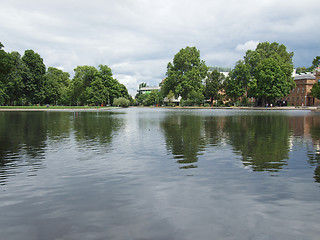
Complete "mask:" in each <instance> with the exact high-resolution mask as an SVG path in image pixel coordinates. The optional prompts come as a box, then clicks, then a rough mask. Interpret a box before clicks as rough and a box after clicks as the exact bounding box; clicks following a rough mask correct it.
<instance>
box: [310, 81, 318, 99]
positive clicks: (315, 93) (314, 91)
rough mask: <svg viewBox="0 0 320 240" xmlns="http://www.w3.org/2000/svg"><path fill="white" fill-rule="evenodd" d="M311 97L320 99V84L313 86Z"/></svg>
mask: <svg viewBox="0 0 320 240" xmlns="http://www.w3.org/2000/svg"><path fill="white" fill-rule="evenodd" d="M311 95H312V96H313V97H315V98H318V99H320V83H315V84H313V86H312V88H311Z"/></svg>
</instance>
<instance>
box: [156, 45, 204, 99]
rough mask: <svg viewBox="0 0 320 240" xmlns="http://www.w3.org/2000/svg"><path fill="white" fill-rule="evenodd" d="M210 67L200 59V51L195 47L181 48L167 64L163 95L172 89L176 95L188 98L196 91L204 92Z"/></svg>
mask: <svg viewBox="0 0 320 240" xmlns="http://www.w3.org/2000/svg"><path fill="white" fill-rule="evenodd" d="M207 71H208V67H207V66H206V64H205V62H204V61H202V60H201V59H200V51H199V50H197V49H196V48H195V47H186V48H183V49H181V50H180V51H179V52H178V53H177V54H176V55H175V56H174V58H173V63H171V62H169V63H168V65H167V73H166V76H167V77H166V79H165V81H164V83H163V85H162V91H163V95H164V96H166V95H168V94H169V92H170V90H171V91H172V92H173V93H174V95H175V97H176V98H178V97H179V96H181V97H182V99H184V100H186V99H188V98H190V97H192V96H193V95H195V94H194V93H197V94H196V95H198V93H199V92H203V85H202V80H203V79H204V78H205V77H206V75H207Z"/></svg>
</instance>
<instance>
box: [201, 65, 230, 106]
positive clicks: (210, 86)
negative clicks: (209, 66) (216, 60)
mask: <svg viewBox="0 0 320 240" xmlns="http://www.w3.org/2000/svg"><path fill="white" fill-rule="evenodd" d="M224 80H225V76H224V75H223V73H220V72H219V71H218V70H213V71H212V72H209V73H208V76H207V78H206V80H205V86H204V92H205V97H206V98H209V99H210V104H211V106H212V103H213V100H220V99H221V90H222V87H223V82H224Z"/></svg>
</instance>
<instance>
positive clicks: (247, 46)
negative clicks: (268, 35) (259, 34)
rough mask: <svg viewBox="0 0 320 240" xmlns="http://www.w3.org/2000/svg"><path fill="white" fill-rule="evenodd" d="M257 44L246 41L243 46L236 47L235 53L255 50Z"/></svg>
mask: <svg viewBox="0 0 320 240" xmlns="http://www.w3.org/2000/svg"><path fill="white" fill-rule="evenodd" d="M258 44H259V41H252V40H251V41H248V42H246V43H244V44H239V45H237V47H236V50H237V51H244V52H246V51H247V50H255V49H256V47H257V45H258Z"/></svg>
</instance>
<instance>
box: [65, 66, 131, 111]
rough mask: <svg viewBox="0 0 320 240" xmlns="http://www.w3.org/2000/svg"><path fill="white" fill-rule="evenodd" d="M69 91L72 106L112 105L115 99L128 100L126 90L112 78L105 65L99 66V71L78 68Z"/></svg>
mask: <svg viewBox="0 0 320 240" xmlns="http://www.w3.org/2000/svg"><path fill="white" fill-rule="evenodd" d="M70 91H71V96H72V97H71V103H72V104H81V105H83V104H95V105H98V104H112V103H113V101H114V99H115V98H119V97H124V98H127V99H129V98H130V97H129V94H128V90H127V88H126V87H125V86H124V85H123V84H121V83H119V82H118V80H117V79H115V78H113V76H112V71H111V69H110V68H109V67H108V66H106V65H99V70H97V69H96V68H95V67H92V66H78V67H77V68H76V69H75V76H74V78H73V79H72V81H71V88H70Z"/></svg>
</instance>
